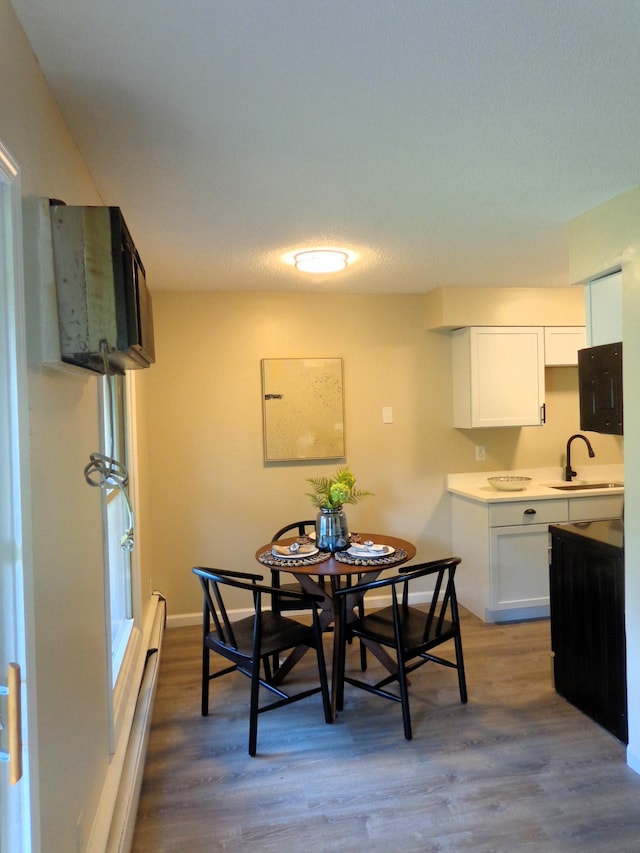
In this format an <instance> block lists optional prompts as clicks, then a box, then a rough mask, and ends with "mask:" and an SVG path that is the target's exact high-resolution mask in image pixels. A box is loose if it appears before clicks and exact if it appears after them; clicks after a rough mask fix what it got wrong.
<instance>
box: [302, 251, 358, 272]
mask: <svg viewBox="0 0 640 853" xmlns="http://www.w3.org/2000/svg"><path fill="white" fill-rule="evenodd" d="M293 260H294V264H295V267H296V269H299V270H300V271H301V272H311V273H329V272H340V270H343V269H345V268H346V266H347V264H348V262H349V255H348V254H347V253H346V252H342V251H340V250H339V249H306V250H305V251H304V252H296V254H295V255H294V256H293Z"/></svg>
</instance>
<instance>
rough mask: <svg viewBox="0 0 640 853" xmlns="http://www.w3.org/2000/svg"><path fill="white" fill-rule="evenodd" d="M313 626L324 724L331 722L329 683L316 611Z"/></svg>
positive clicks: (315, 611)
mask: <svg viewBox="0 0 640 853" xmlns="http://www.w3.org/2000/svg"><path fill="white" fill-rule="evenodd" d="M313 624H314V628H315V636H316V657H317V659H318V675H319V678H320V692H321V694H322V707H323V708H324V719H325V722H326V723H332V722H333V715H332V713H331V700H330V698H329V682H328V680H327V667H326V664H325V657H324V646H323V645H322V631H321V630H320V619H319V618H318V611H317V610H314V612H313Z"/></svg>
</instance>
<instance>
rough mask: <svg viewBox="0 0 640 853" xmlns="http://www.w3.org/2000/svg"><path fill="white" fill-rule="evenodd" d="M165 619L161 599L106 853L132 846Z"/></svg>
mask: <svg viewBox="0 0 640 853" xmlns="http://www.w3.org/2000/svg"><path fill="white" fill-rule="evenodd" d="M165 618H166V602H165V601H164V599H162V598H161V599H160V601H159V602H158V607H157V610H156V614H155V618H154V622H153V627H152V630H151V635H150V637H149V645H148V649H147V659H146V663H145V667H144V672H143V675H142V681H141V684H140V690H139V692H138V700H137V703H136V709H135V712H134V716H133V722H132V724H131V734H130V737H129V743H128V746H127V752H126V756H125V759H124V765H123V768H122V776H121V778H120V785H119V787H118V794H117V798H116V802H115V807H114V810H113V818H112V820H111V829H110V831H109V838H108V842H107V846H106V848H105V853H129V851H130V850H131V845H132V843H133V833H134V830H135V823H136V815H137V812H138V803H139V801H140V789H141V787H142V777H143V774H144V764H145V760H146V755H147V745H148V743H149V730H150V728H151V715H152V713H153V702H154V699H155V694H156V686H157V682H158V671H159V669H160V652H161V645H162V635H163V631H164V625H165Z"/></svg>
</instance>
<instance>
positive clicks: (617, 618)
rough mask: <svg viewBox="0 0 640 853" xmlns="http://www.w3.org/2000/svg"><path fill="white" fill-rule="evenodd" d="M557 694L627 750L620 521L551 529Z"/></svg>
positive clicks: (552, 629) (557, 525)
mask: <svg viewBox="0 0 640 853" xmlns="http://www.w3.org/2000/svg"><path fill="white" fill-rule="evenodd" d="M549 533H550V539H551V554H550V568H549V581H550V604H551V647H552V651H553V655H554V657H553V666H554V675H555V688H556V690H557V692H558V693H560V694H561V695H562V696H564V697H565V698H566V699H568V701H569V702H571V703H572V704H573V705H575V706H576V708H579V709H580V710H581V711H583V712H584V713H585V714H588V715H589V716H590V717H591V718H592V719H593V720H595V721H596V722H597V723H600V725H602V726H604V728H606V729H608V731H610V732H611V733H612V734H614V735H615V736H616V737H617V738H618V739H619V740H621V741H622V742H623V743H627V680H626V641H625V626H624V618H625V617H624V547H623V528H622V522H621V521H620V519H614V520H611V521H597V522H585V523H576V524H552V525H551V526H550V527H549Z"/></svg>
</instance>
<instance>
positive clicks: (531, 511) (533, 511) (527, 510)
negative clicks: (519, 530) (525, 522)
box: [524, 508, 536, 515]
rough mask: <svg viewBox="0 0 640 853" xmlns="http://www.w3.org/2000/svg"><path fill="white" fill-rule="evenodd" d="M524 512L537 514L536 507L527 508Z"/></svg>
mask: <svg viewBox="0 0 640 853" xmlns="http://www.w3.org/2000/svg"><path fill="white" fill-rule="evenodd" d="M524 514H525V515H535V514H536V511H535V509H531V508H529V509H525V511H524Z"/></svg>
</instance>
